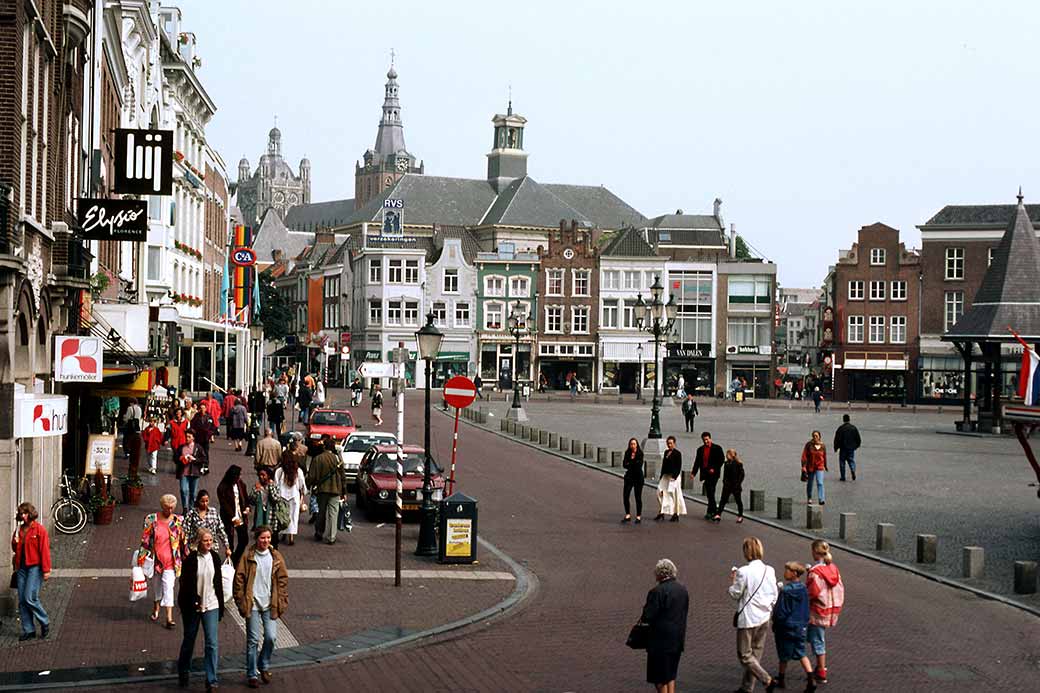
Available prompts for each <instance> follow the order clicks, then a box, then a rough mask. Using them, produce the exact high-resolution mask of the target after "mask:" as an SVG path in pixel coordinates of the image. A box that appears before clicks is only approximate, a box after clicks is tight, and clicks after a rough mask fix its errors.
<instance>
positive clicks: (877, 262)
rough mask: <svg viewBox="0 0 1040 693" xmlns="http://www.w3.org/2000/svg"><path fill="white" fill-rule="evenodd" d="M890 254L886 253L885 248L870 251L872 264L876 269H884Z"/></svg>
mask: <svg viewBox="0 0 1040 693" xmlns="http://www.w3.org/2000/svg"><path fill="white" fill-rule="evenodd" d="M887 255H888V253H887V252H885V249H884V248H871V249H870V264H871V265H874V266H875V267H879V266H880V267H883V266H884V264H885V260H886V258H887Z"/></svg>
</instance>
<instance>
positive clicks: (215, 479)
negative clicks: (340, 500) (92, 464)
mask: <svg viewBox="0 0 1040 693" xmlns="http://www.w3.org/2000/svg"><path fill="white" fill-rule="evenodd" d="M211 454H212V460H213V464H212V470H211V473H210V475H209V476H207V477H204V478H203V479H202V480H201V482H200V484H199V488H200V489H203V488H205V489H207V490H208V491H209V492H210V494H211V496H212V497H213V498H214V501H215V494H216V485H217V483H219V481H220V478H221V477H222V476H223V473H224V471H225V470H226V469H227V467H228V466H229V465H230V464H233V463H234V464H239V465H241V466H242V467H243V468H244V469H245V480H246V483H247V485H248V486H250V487H251V485H252V483H253V482H254V481H255V474H254V473H253V471H252V462H251V460H249V459H248V458H245V457H243V456H242V453H234V452H233V451H232V450H231V448H230V446H229V444H228V442H227V440H225V439H224V438H217V439H216V440H214V442H213V445H212V453H211ZM125 464H126V463H125V461H124V460H119V461H118V463H117V472H118V473H123V474H125ZM143 479H144V482H145V484H146V486H145V490H144V494H143V498H142V502H141V505H139V506H127V505H119V506H117V508H116V513H115V520H114V522H113V524H111V525H108V526H95V525H93V524H88V525H87V527H86V528H85V530H84V531H83V532H81V533H80V534H77V535H72V536H64V535H58V534H56V535H55V536H53V537H52V539H53V546H52V554H53V557H54V567H55V569H56V572H55V575H54V576H53V577H52V579H51V580H49V581H48V582H47V583H46V585H45V586H44V588H43V590H42V592H41V594H42V599H43V603H44V606H45V608H47V609H48V612H49V615H50V617H51V621H52V629H51V635H50V638H49V639H48V640H46V641H38V640H35V641H30V642H27V643H18V642H17V636H18V634H19V633H20V627H19V624H18V619H17V618H15V617H11V618H8V619H5V621H4V623H3V626H2V628H0V634H2V636H0V672H25V671H45V670H59V669H67V668H70V667H101V666H106V665H125V666H126V667H127V671H136V670H137V668H138V666H140V667H142V668H143V667H144V665H146V664H148V663H154V662H156V661H157V660H158V661H162V660H165V661H169V660H172V659H175V657H176V654H177V651H178V649H179V647H180V640H181V635H182V631H181V628H180V626H179V625H178V627H177V628H175V629H174V630H166V629H164V628H162V627H160V626H159V625H158V624H156V623H152V622H150V621H149V620H148V613H149V611H150V608H151V600H150V598H149V599H145V600H141V601H139V602H136V603H130V602H129V573H130V567H129V566H130V561H131V555H132V553H133V551H135V550H136V548H137V546H138V542H139V541H140V532H141V527H142V522H143V519H144V516H145V515H146V514H147V513H149V512H152V511H154V510H155V509H157V508H158V504H159V501H158V499H159V496H160V495H162V494H163V493H174V494H175V495H178V496H179V494H178V492H177V481H176V479H175V478H174V476H173V466H172V460H171V458H170V455H169V453H166V454H165V458H163V457H160V473H159V475H158V476H152V475H149V474H145V475H144V476H143ZM117 493H118V489H117ZM351 505H353V500H351ZM180 511H181V509H180V508H178V512H180ZM307 517H308V516H307V514H306V513H303V514H301V517H300V535H299V536H298V538H297V541H296V544H295V545H294V546H286V545H285V544H284V543H283V544H282V546H281V547H280V550H281V551H282V552H283V555H284V556H285V558H286V562H287V563H288V566H289V570H290V607H289V611H288V613H287V614H286V616H285V617H284V619H283V621H282V624H283V628H284V629H286V631H287V632H288V633H291V636H292V637H291V638H288V637H282V638H281V639H280V646H282V645H285V644H295V643H293V642H292V639H295V640H296V641H299V642H300V643H304V644H307V643H317V642H322V641H328V640H331V639H338V638H342V637H344V636H348V635H350V634H352V633H358V632H362V631H366V630H369V629H373V628H387V627H389V628H394V629H398V630H400V631H401V632H404V633H407V632H414V631H419V630H425V629H427V628H430V627H433V626H439V625H441V624H444V623H449V622H452V621H454V620H456V619H460V618H463V617H466V616H468V615H470V614H474V613H476V612H478V611H480V610H481V609H484V608H487V607H490V606H492V605H494V604H497V603H499V602H501V601H502V600H503V599H504V598H505V597H506V596H508V595H509V594H510V593H511V592H512V591H513V589H514V584H515V581H513V580H503V579H487V580H484V579H482V580H470V579H441V578H437V579H431V578H430V577H429V576H428V575H427V574H424V573H415V572H406V573H405V579H404V580H403V584H402V586H401V587H400V588H395V587H394V586H393V579H392V577H385V578H384V577H380V578H375V579H372V578H360V577H351V578H348V579H342V578H339V576H338V575H337V574H335V573H333V574H329V575H327V576H322V577H320V578H319V577H316V575H317V574H318V571H321V570H362V569H363V570H384V571H390V574H391V575H392V571H393V567H394V553H393V547H394V528H393V523H392V522H390V523H386V524H380V522H378V521H376V522H369V521H367V520H366V519H365V517H364V516H363V514H361V513H355V514H354V521H355V525H354V531H353V532H352V533H350V534H346V533H340V535H339V537H338V539H337V542H336V544H335V545H333V546H327V545H325V544H321V543H317V542H314V541H313V540H312V539H311V538H310V537H311V535H312V534H313V531H312V527H311V525H309V524H308V523H307ZM417 539H418V526H417V524H416V523H415V522H406V524H405V529H404V540H403V546H404V553H403V560H402V564H403V569H404V570H405V571H419V570H436V571H437V572H438V574H442V575H443V574H444V573H452V572H460V571H461V570H465V571H470V570H472V569H471V568H470V567H469V566H465V567H453V566H440V565H437V564H436V563H433V562H431V561H429V560H426V559H419V558H417V557H416V556H414V555H413V554H412V551H414V548H415V544H416V541H417ZM480 558H481V560H480V565H479V566H478V568H479V570H481V571H485V572H492V571H493V572H496V573H501V572H502V571H508V567H507V566H506V564H505V563H503V562H502V561H500V560H499V559H498V558H496V557H495V556H494V555H492V554H490V553H487V552H484V554H483V555H481V556H480ZM63 571H66V572H68V574H70V575H76V576H77V577H61V574H62V572H63ZM294 571H296V573H297V577H296V578H294V577H293V573H294ZM305 576H306V577H305ZM226 615H228V616H237V614H234V615H233V614H231V613H230V610H229V611H228V612H227V614H226ZM174 616H175V620H176V621H177V622H178V624H179V623H180V614H179V612H178V611H177V610H175V611H174ZM238 620H239V619H236V618H234V617H228V618H224V619H223V620H222V621H221V625H220V646H221V655H222V656H231V657H233V658H237V666H244V655H243V654H242V653H243V651H244V648H245V636H244V633H243V627H242V626H241V624H240V623H238V622H237V621H238ZM285 635H287V633H286V632H284V631H283V636H285ZM286 640H289V643H286ZM201 654H202V638H201V637H200V638H199V640H198V643H197V646H196V656H201ZM2 680H3V676H2V675H0V682H2ZM40 680H41V681H43V680H46V679H40Z"/></svg>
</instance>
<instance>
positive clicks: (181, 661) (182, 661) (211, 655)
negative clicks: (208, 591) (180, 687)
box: [177, 609, 220, 683]
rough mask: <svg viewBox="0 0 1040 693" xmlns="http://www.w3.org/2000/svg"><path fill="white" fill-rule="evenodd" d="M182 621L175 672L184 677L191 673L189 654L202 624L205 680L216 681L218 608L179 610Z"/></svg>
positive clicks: (193, 649)
mask: <svg viewBox="0 0 1040 693" xmlns="http://www.w3.org/2000/svg"><path fill="white" fill-rule="evenodd" d="M181 620H183V621H184V639H183V640H181V655H180V657H178V658H177V674H178V675H179V676H180V677H181V678H182V679H186V678H187V677H188V674H189V673H191V655H192V652H194V651H195V638H196V637H197V636H198V634H199V624H202V640H203V643H205V645H204V647H203V650H202V652H203V656H202V658H203V661H204V662H205V666H206V681H207V682H209V683H216V682H217V657H218V656H219V655H218V653H217V630H218V627H219V625H220V609H210V610H209V611H203V612H202V613H199V612H197V611H196V612H193V613H188V612H185V611H182V612H181Z"/></svg>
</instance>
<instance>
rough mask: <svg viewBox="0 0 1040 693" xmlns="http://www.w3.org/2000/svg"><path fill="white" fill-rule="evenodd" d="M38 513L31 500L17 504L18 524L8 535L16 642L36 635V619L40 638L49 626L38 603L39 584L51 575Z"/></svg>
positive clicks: (48, 546)
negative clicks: (18, 627) (16, 617)
mask: <svg viewBox="0 0 1040 693" xmlns="http://www.w3.org/2000/svg"><path fill="white" fill-rule="evenodd" d="M38 517H39V515H38V514H37V513H36V506H34V505H33V504H32V503H21V504H20V505H19V506H18V516H17V520H18V526H17V527H16V528H15V530H14V534H13V535H12V537H11V550H12V551H14V560H13V561H12V563H13V564H14V574H13V575H12V576H11V582H12V583H13V584H12V585H11V587H15V588H17V589H18V613H19V615H20V616H21V620H22V634H21V635H20V636H18V641H19V642H25V641H26V640H32V639H33V638H35V637H36V622H37V621H39V622H40V638H41V639H42V638H46V637H47V634H48V633H49V632H50V629H51V622H50V619H49V618H48V617H47V612H46V611H44V609H43V604H42V603H41V602H40V587H42V586H43V582H44V580H48V579H50V576H51V542H50V537H49V536H48V535H47V529H46V528H45V527H44V526H43V525H42V524H40V523H39V522H37V521H36V519H37V518H38Z"/></svg>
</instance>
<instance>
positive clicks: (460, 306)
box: [455, 301, 472, 327]
mask: <svg viewBox="0 0 1040 693" xmlns="http://www.w3.org/2000/svg"><path fill="white" fill-rule="evenodd" d="M471 320H472V318H471V315H470V310H469V302H468V301H457V302H456V303H455V327H469V326H470V322H471Z"/></svg>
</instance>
